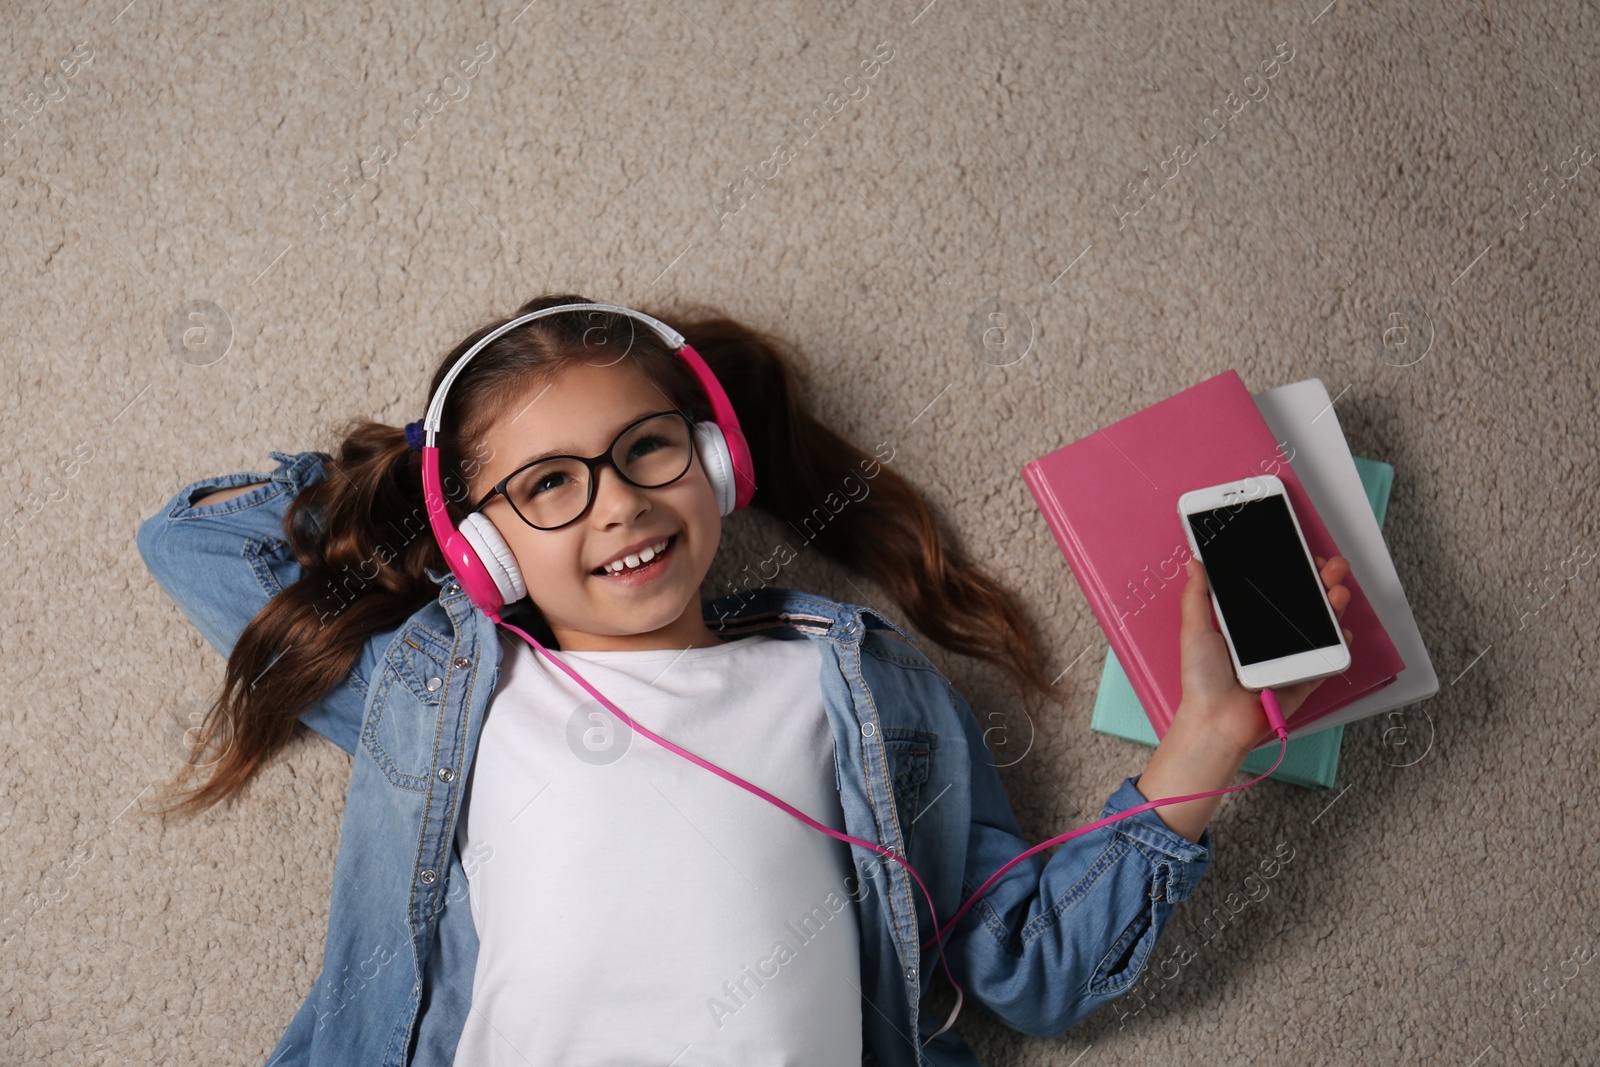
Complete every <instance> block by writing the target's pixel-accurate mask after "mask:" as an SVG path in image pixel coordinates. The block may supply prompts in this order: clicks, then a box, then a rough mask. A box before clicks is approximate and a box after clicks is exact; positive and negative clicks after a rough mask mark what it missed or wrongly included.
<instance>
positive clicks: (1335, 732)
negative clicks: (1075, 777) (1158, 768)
mask: <svg viewBox="0 0 1600 1067" xmlns="http://www.w3.org/2000/svg"><path fill="white" fill-rule="evenodd" d="M1351 458H1352V459H1354V460H1355V464H1356V473H1357V474H1359V475H1360V476H1361V488H1363V489H1365V490H1366V493H1367V501H1368V502H1369V503H1371V505H1372V512H1373V514H1374V515H1376V516H1377V518H1378V525H1379V526H1380V527H1381V526H1382V525H1383V518H1384V515H1385V514H1386V513H1387V512H1388V510H1389V490H1390V489H1391V488H1392V487H1393V485H1394V468H1393V467H1391V466H1390V465H1389V464H1387V463H1380V462H1378V461H1377V460H1372V459H1362V458H1361V457H1360V456H1352V457H1351ZM1089 726H1090V727H1091V728H1092V729H1094V730H1098V731H1099V732H1100V733H1103V734H1111V735H1112V736H1114V737H1121V738H1126V739H1127V740H1129V741H1138V742H1139V743H1140V744H1144V745H1149V746H1150V747H1151V748H1154V747H1155V746H1156V744H1157V743H1158V742H1159V740H1160V739H1159V738H1157V737H1156V730H1155V727H1153V726H1151V725H1150V719H1149V717H1148V716H1147V715H1145V712H1144V705H1142V704H1140V703H1139V697H1138V695H1137V694H1136V693H1134V691H1133V686H1132V684H1131V683H1129V681H1128V675H1127V674H1126V673H1125V672H1124V671H1123V669H1122V664H1121V663H1119V662H1117V654H1116V653H1115V652H1113V651H1111V649H1110V648H1107V649H1106V661H1105V668H1104V669H1103V670H1102V671H1101V672H1100V691H1099V692H1098V693H1096V694H1095V698H1094V715H1093V717H1092V718H1091V719H1090V721H1089ZM1343 741H1344V727H1343V726H1333V727H1329V728H1328V729H1326V730H1319V731H1317V732H1316V733H1314V734H1306V735H1305V736H1303V737H1291V738H1289V747H1288V749H1287V750H1285V751H1284V753H1283V762H1282V763H1280V764H1278V769H1277V770H1275V771H1273V772H1272V774H1271V775H1269V776H1268V777H1271V778H1275V779H1280V780H1282V781H1285V782H1292V783H1294V784H1295V785H1303V786H1305V787H1306V788H1308V789H1328V788H1330V787H1331V786H1332V785H1333V779H1334V775H1335V774H1337V773H1338V770H1339V746H1340V745H1341V744H1342V743H1343ZM1277 758H1278V750H1277V749H1275V748H1263V749H1259V750H1257V751H1255V752H1252V753H1250V755H1249V756H1247V757H1245V761H1244V766H1243V767H1242V768H1241V769H1242V770H1243V771H1245V772H1246V773H1249V774H1260V773H1261V772H1262V771H1264V770H1266V769H1267V768H1268V767H1270V766H1272V764H1273V761H1274V760H1276V759H1277Z"/></svg>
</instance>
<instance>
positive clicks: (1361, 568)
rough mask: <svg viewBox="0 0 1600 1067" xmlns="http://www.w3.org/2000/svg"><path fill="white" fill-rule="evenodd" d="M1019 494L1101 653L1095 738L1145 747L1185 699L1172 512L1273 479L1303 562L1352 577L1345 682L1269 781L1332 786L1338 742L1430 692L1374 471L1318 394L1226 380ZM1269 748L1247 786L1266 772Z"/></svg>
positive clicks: (1112, 429) (1059, 462) (1033, 475)
mask: <svg viewBox="0 0 1600 1067" xmlns="http://www.w3.org/2000/svg"><path fill="white" fill-rule="evenodd" d="M1022 474H1023V479H1024V481H1025V482H1026V483H1027V486H1028V489H1029V490H1030V492H1032V494H1033V497H1034V500H1035V501H1036V502H1037V503H1038V505H1039V510H1040V511H1041V512H1042V513H1043V515H1044V518H1045V521H1046V522H1047V523H1048V524H1049V526H1050V530H1051V532H1052V533H1053V534H1054V535H1055V538H1056V542H1057V544H1058V545H1060V547H1061V552H1062V554H1063V555H1064V556H1065V557H1066V560H1067V563H1068V565H1069V566H1070V567H1071V570H1072V573H1073V575H1074V577H1076V579H1077V581H1078V585H1079V587H1080V588H1081V589H1082V590H1083V592H1084V596H1085V597H1086V598H1087V600H1088V602H1089V606H1090V608H1091V610H1093V611H1094V613H1095V617H1096V619H1097V620H1098V621H1099V623H1100V627H1101V629H1102V631H1104V633H1105V635H1106V639H1107V641H1108V642H1109V643H1110V646H1111V647H1110V649H1109V650H1108V651H1107V653H1106V656H1105V665H1104V668H1103V671H1102V674H1101V680H1100V691H1099V694H1098V696H1097V698H1096V701H1095V709H1094V716H1093V720H1092V723H1091V725H1092V726H1093V728H1094V729H1096V730H1099V731H1101V732H1103V733H1107V734H1114V735H1116V736H1119V737H1124V738H1127V739H1128V740H1131V741H1138V742H1140V743H1142V744H1146V745H1155V744H1157V743H1158V741H1159V740H1160V738H1161V737H1163V736H1165V734H1166V731H1167V728H1168V727H1169V726H1170V725H1171V723H1172V716H1173V714H1174V713H1175V712H1176V711H1177V707H1178V702H1179V700H1180V699H1181V698H1182V694H1183V687H1182V681H1181V673H1180V659H1179V652H1178V632H1179V630H1180V628H1181V613H1180V610H1179V598H1180V594H1181V593H1182V589H1183V584H1184V570H1183V562H1184V560H1185V559H1186V558H1187V556H1188V547H1187V546H1188V542H1187V539H1186V537H1185V536H1184V532H1183V527H1182V523H1181V520H1180V519H1179V517H1178V509H1177V505H1178V497H1179V496H1180V495H1181V494H1182V493H1184V492H1186V491H1188V490H1190V489H1198V488H1201V487H1203V486H1208V485H1216V484H1219V483H1221V482H1227V481H1233V480H1236V479H1240V478H1247V477H1250V476H1252V475H1258V474H1273V475H1276V476H1277V477H1278V478H1279V479H1281V480H1282V481H1283V483H1284V488H1285V490H1286V492H1287V493H1288V496H1289V503H1290V506H1291V507H1292V508H1293V509H1294V512H1295V517H1296V518H1297V519H1298V520H1299V523H1300V527H1301V531H1302V532H1303V533H1304V535H1305V539H1306V544H1307V545H1308V546H1309V547H1310V549H1311V551H1312V553H1313V554H1314V555H1319V556H1323V557H1330V556H1334V555H1339V556H1343V557H1344V558H1345V559H1346V560H1348V561H1349V563H1350V576H1349V577H1348V578H1346V579H1345V586H1346V587H1347V588H1348V589H1349V590H1350V594H1351V596H1350V605H1349V607H1347V608H1346V609H1345V613H1344V617H1343V620H1342V624H1343V625H1344V626H1345V628H1347V629H1349V630H1350V631H1351V633H1352V634H1353V635H1354V641H1353V642H1352V644H1351V649H1350V653H1351V662H1350V667H1349V669H1348V670H1346V671H1345V672H1344V673H1343V674H1339V675H1335V676H1333V677H1331V678H1328V679H1327V680H1325V681H1324V682H1323V683H1322V684H1321V685H1320V686H1318V687H1317V689H1316V691H1315V692H1313V693H1312V695H1311V696H1310V697H1309V698H1307V700H1306V702H1305V703H1304V704H1302V705H1301V707H1300V709H1299V710H1298V711H1297V712H1296V713H1295V714H1294V715H1293V716H1292V717H1291V718H1290V720H1289V745H1288V750H1287V752H1286V753H1285V754H1284V758H1283V762H1282V763H1281V764H1280V765H1279V766H1278V769H1277V770H1276V771H1274V772H1273V774H1272V777H1274V778H1279V779H1282V780H1284V781H1288V782H1293V783H1295V784H1298V785H1304V786H1308V787H1310V788H1320V789H1325V788H1328V787H1329V786H1331V785H1332V784H1333V781H1334V776H1335V774H1336V772H1337V769H1338V760H1339V746H1340V743H1341V742H1342V740H1343V734H1344V730H1343V727H1344V725H1345V724H1346V723H1350V722H1355V721H1357V720H1360V719H1364V718H1367V717H1369V716H1372V715H1378V714H1382V713H1384V712H1387V711H1392V710H1393V709H1395V708H1399V707H1403V706H1405V705H1407V704H1412V703H1415V702H1416V701H1419V700H1422V699H1425V698H1426V697H1429V696H1432V695H1433V694H1434V693H1436V692H1438V689H1439V682H1438V677H1437V675H1436V674H1435V672H1434V669H1433V663H1432V661H1431V660H1430V659H1429V657H1428V651H1427V648H1426V647H1425V646H1424V645H1423V642H1422V634H1421V632H1420V631H1419V630H1418V629H1417V624H1416V620H1415V619H1414V618H1413V617H1412V614H1411V607H1410V604H1409V603H1408V602H1407V600H1406V596H1405V591H1404V589H1403V588H1402V587H1401V585H1400V579H1399V576H1398V575H1397V574H1396V573H1395V568H1394V561H1393V560H1392V559H1391V558H1390V556H1389V551H1388V548H1387V547H1386V546H1385V544H1384V541H1383V534H1382V530H1381V524H1382V522H1383V519H1384V517H1385V514H1386V511H1387V504H1388V496H1389V489H1390V487H1391V486H1392V484H1393V478H1394V469H1393V468H1392V467H1390V466H1389V465H1388V464H1386V463H1380V462H1376V461H1372V460H1358V459H1357V458H1356V457H1354V456H1352V455H1351V453H1350V448H1349V445H1348V444H1347V443H1346V441H1345V437H1344V433H1343V431H1342V430H1340V428H1339V422H1338V416H1337V414H1336V413H1335V411H1334V407H1333V401H1332V400H1330V399H1329V397H1328V391H1327V389H1326V388H1325V387H1324V386H1323V384H1322V382H1321V381H1319V380H1318V379H1315V378H1311V379H1307V380H1306V381H1302V382H1295V383H1293V384H1291V385H1285V386H1282V387H1280V388H1277V389H1271V390H1267V391H1266V392H1263V393H1259V394H1257V395H1255V396H1251V394H1250V393H1249V391H1248V390H1247V389H1246V388H1245V385H1244V382H1243V381H1242V380H1241V379H1240V378H1239V375H1238V374H1237V373H1236V372H1235V371H1232V370H1229V371H1225V372H1223V373H1222V374H1219V375H1216V376H1215V377H1213V378H1209V379H1207V380H1205V381H1203V382H1201V383H1199V384H1198V385H1195V386H1193V387H1191V388H1189V389H1186V390H1184V391H1183V392H1181V393H1178V394H1176V395H1175V396H1172V397H1168V398H1167V399H1166V400H1163V401H1161V402H1160V403H1158V404H1155V405H1153V406H1151V407H1148V408H1146V409H1144V410H1143V411H1139V412H1136V413H1135V414H1132V415H1130V416H1128V417H1127V418H1125V419H1122V420H1121V421H1119V422H1116V423H1113V424H1112V425H1110V426H1107V427H1105V428H1104V429H1101V430H1098V431H1096V432H1095V433H1093V434H1090V435H1089V436H1087V437H1084V438H1082V439H1080V440H1078V441H1074V442H1072V443H1071V444H1069V445H1066V446H1064V447H1062V448H1059V449H1057V450H1056V451H1054V452H1051V453H1050V454H1049V455H1046V456H1041V457H1040V458H1038V459H1036V460H1033V461H1032V462H1030V463H1028V464H1026V465H1025V466H1024V467H1023V469H1022ZM1278 748H1279V743H1278V742H1277V741H1276V740H1273V741H1272V742H1271V743H1270V744H1268V745H1264V746H1263V747H1262V748H1259V749H1257V750H1256V751H1255V752H1253V753H1251V754H1250V756H1249V757H1248V758H1247V759H1246V761H1245V764H1244V768H1243V769H1244V770H1246V771H1250V772H1252V773H1255V774H1259V773H1261V772H1262V771H1264V770H1266V769H1267V768H1268V767H1270V766H1272V763H1273V762H1274V761H1275V760H1276V759H1277V756H1278Z"/></svg>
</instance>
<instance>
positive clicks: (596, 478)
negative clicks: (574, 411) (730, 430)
mask: <svg viewBox="0 0 1600 1067" xmlns="http://www.w3.org/2000/svg"><path fill="white" fill-rule="evenodd" d="M663 415H676V416H677V417H678V418H680V419H682V420H683V422H684V428H685V429H686V430H687V431H688V435H689V436H688V440H689V462H688V463H686V464H684V467H683V470H681V471H679V472H678V473H677V474H676V475H674V476H673V477H671V478H668V479H667V480H666V481H664V482H661V483H660V484H658V485H640V484H639V483H638V482H636V481H634V480H633V479H632V478H630V477H628V476H627V475H626V474H625V473H623V470H622V468H621V467H619V466H618V465H617V461H616V460H615V459H614V458H612V455H611V453H613V452H615V451H616V449H617V445H618V444H620V443H621V442H622V439H623V438H624V437H626V436H627V435H628V431H630V430H632V429H633V428H634V427H635V426H638V425H639V424H640V423H645V422H649V421H650V420H651V419H659V418H660V417H661V416H663ZM694 450H695V441H694V420H693V419H692V418H690V417H689V416H688V415H686V414H684V413H683V412H682V411H679V410H677V409H676V408H673V409H671V410H669V411H656V412H652V413H651V414H649V415H641V416H639V417H638V418H637V419H634V420H633V421H632V422H630V423H628V425H626V426H624V427H623V428H622V429H621V430H619V431H618V432H617V436H616V437H614V438H612V439H611V444H610V445H609V446H607V448H606V450H605V451H604V452H602V453H600V454H599V455H598V456H545V457H544V458H543V459H536V460H532V461H530V462H528V463H524V464H523V465H522V466H520V467H518V468H517V469H516V470H514V471H512V472H511V473H510V474H508V475H506V476H505V477H504V478H501V479H500V480H499V481H498V482H496V483H495V484H494V487H493V488H492V489H490V490H489V491H488V492H487V493H485V494H483V498H482V499H481V500H479V501H478V502H477V503H476V504H474V505H473V506H472V507H471V509H469V510H468V512H467V514H469V515H470V514H472V513H473V512H476V511H482V510H483V509H484V507H485V506H486V505H487V504H488V503H489V502H490V501H491V500H493V499H494V498H495V497H496V496H503V497H505V498H506V504H508V505H509V506H510V508H511V511H512V513H513V514H515V515H516V517H517V518H519V519H521V520H522V521H523V522H525V523H527V525H528V526H530V527H532V528H533V529H535V530H561V529H564V528H566V527H568V526H571V525H572V524H573V523H575V522H577V521H578V520H580V519H582V518H583V517H584V516H585V515H587V514H589V509H590V508H592V507H594V494H595V492H596V490H597V489H598V488H599V486H600V468H601V467H610V468H611V469H612V470H614V471H616V472H617V476H618V477H619V478H621V479H622V480H623V481H625V482H627V483H628V484H629V485H631V486H633V487H634V488H635V489H662V488H665V487H666V486H669V485H671V484H672V483H673V482H676V481H677V480H678V479H680V478H682V477H683V476H684V475H685V474H688V473H689V468H690V467H693V466H694ZM558 459H574V460H577V461H578V462H579V463H582V464H583V465H584V466H585V467H587V468H589V497H588V499H587V500H585V501H584V502H583V510H582V511H580V512H578V513H577V514H576V515H574V516H573V517H572V518H570V519H568V520H567V521H566V522H564V523H562V524H561V525H560V526H537V525H535V524H534V523H533V522H531V521H530V520H529V519H528V517H527V516H526V515H524V514H523V513H522V512H520V511H518V510H517V504H516V501H514V500H512V499H511V494H509V493H507V492H506V486H507V485H509V484H510V482H511V479H513V478H515V477H516V476H517V475H519V474H521V473H522V472H523V471H525V470H527V469H528V468H529V467H537V466H538V465H539V464H541V463H554V462H555V461H556V460H558Z"/></svg>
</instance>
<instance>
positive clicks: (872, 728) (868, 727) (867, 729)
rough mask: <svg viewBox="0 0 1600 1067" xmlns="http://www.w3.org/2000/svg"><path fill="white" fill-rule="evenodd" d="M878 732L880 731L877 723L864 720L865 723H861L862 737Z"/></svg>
mask: <svg viewBox="0 0 1600 1067" xmlns="http://www.w3.org/2000/svg"><path fill="white" fill-rule="evenodd" d="M877 732H878V727H877V724H876V723H870V722H864V723H862V724H861V736H862V737H871V736H872V735H873V734H875V733H877Z"/></svg>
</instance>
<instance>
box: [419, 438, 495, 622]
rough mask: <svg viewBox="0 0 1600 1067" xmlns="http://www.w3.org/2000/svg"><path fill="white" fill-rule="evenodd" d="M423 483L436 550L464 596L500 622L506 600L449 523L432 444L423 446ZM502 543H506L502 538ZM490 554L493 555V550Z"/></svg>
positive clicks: (475, 555) (436, 451)
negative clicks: (437, 544) (441, 555)
mask: <svg viewBox="0 0 1600 1067" xmlns="http://www.w3.org/2000/svg"><path fill="white" fill-rule="evenodd" d="M422 485H423V496H424V499H425V501H426V505H427V509H428V524H429V525H430V526H432V527H433V537H434V540H436V541H438V542H439V550H440V551H441V552H442V553H444V561H445V565H446V566H448V567H449V568H450V570H451V572H452V573H453V574H454V575H455V576H456V580H457V581H459V582H460V583H461V588H462V590H463V591H465V592H466V594H467V597H468V598H469V599H470V600H471V601H472V602H473V603H474V604H476V605H477V606H478V607H479V608H480V609H482V611H483V613H484V614H485V615H487V616H489V618H491V619H493V620H494V621H495V622H499V621H500V609H501V608H503V607H505V605H506V601H505V599H504V598H503V597H502V595H501V593H500V587H499V585H498V584H497V583H496V582H495V580H494V578H493V576H491V575H490V574H489V571H488V568H487V567H485V566H484V564H483V560H482V559H481V558H480V557H479V555H478V551H477V549H476V548H474V547H473V545H472V542H471V541H469V540H468V539H467V538H466V536H465V535H463V534H462V533H461V532H460V531H459V530H457V529H456V528H455V527H454V526H452V525H450V516H449V514H448V513H447V512H446V511H445V503H444V495H443V494H442V493H440V492H439V485H440V479H439V450H438V449H437V448H434V447H431V446H428V447H424V448H423V450H422ZM497 536H498V534H497ZM501 543H502V544H504V543H505V542H504V540H503V539H502V541H501ZM490 558H491V559H492V558H493V555H492V554H491V555H490Z"/></svg>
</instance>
